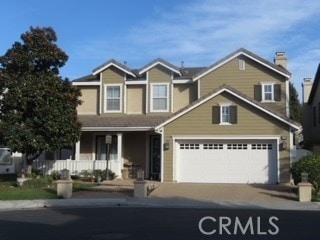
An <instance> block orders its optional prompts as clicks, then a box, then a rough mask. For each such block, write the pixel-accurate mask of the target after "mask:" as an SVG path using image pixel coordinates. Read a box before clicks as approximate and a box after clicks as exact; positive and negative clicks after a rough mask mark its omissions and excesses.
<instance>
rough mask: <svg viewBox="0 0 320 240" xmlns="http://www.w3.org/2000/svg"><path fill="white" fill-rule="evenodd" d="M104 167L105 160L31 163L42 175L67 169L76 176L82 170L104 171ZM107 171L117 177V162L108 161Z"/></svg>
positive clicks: (36, 161) (38, 161) (37, 161)
mask: <svg viewBox="0 0 320 240" xmlns="http://www.w3.org/2000/svg"><path fill="white" fill-rule="evenodd" d="M106 167H107V161H106V160H35V161H34V162H33V163H32V168H33V169H37V170H39V171H41V172H42V173H43V174H51V173H52V171H61V170H63V169H68V170H69V171H70V174H71V175H77V174H79V173H80V172H81V171H82V170H98V169H100V170H105V169H106ZM108 169H110V170H111V171H113V172H114V173H116V175H117V176H119V170H120V169H119V164H118V161H116V160H109V166H108ZM120 171H121V170H120Z"/></svg>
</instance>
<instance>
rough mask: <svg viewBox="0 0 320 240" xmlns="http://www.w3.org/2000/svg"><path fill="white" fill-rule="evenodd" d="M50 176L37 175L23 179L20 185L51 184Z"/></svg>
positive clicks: (30, 186) (43, 185)
mask: <svg viewBox="0 0 320 240" xmlns="http://www.w3.org/2000/svg"><path fill="white" fill-rule="evenodd" d="M52 182H53V179H52V177H51V176H44V177H37V178H32V179H29V180H27V181H25V182H24V183H23V185H22V187H24V188H45V187H48V186H50V185H51V184H52Z"/></svg>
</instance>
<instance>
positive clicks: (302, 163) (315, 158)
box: [290, 155, 320, 193]
mask: <svg viewBox="0 0 320 240" xmlns="http://www.w3.org/2000/svg"><path fill="white" fill-rule="evenodd" d="M302 172H306V173H308V181H309V182H310V183H311V184H312V185H313V187H314V189H315V192H316V193H318V192H319V190H320V155H308V156H305V157H303V158H301V159H300V160H299V161H297V162H294V163H293V164H292V167H291V168H290V173H291V174H292V177H293V180H294V183H295V184H298V183H299V182H301V173H302Z"/></svg>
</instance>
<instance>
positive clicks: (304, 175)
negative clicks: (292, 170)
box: [301, 171, 308, 183]
mask: <svg viewBox="0 0 320 240" xmlns="http://www.w3.org/2000/svg"><path fill="white" fill-rule="evenodd" d="M301 182H302V183H307V182H308V173H307V172H306V171H303V172H302V173H301Z"/></svg>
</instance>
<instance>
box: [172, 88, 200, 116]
mask: <svg viewBox="0 0 320 240" xmlns="http://www.w3.org/2000/svg"><path fill="white" fill-rule="evenodd" d="M196 99H197V88H196V84H195V83H194V84H176V85H175V86H174V87H173V111H174V112H176V111H178V110H180V109H181V108H183V107H185V106H187V105H189V104H190V103H192V102H193V101H195V100H196Z"/></svg>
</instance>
